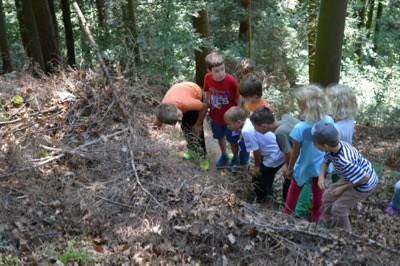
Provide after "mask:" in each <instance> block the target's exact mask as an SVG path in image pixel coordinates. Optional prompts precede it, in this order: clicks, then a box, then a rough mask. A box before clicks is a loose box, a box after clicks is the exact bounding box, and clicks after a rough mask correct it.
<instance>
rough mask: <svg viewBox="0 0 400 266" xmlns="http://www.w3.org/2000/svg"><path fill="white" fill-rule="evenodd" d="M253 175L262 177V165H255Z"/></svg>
mask: <svg viewBox="0 0 400 266" xmlns="http://www.w3.org/2000/svg"><path fill="white" fill-rule="evenodd" d="M253 175H255V176H256V177H260V176H261V172H260V166H254V168H253Z"/></svg>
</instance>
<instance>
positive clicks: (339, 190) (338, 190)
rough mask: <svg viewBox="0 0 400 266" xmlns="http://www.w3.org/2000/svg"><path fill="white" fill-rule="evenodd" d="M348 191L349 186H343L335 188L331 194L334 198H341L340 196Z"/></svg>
mask: <svg viewBox="0 0 400 266" xmlns="http://www.w3.org/2000/svg"><path fill="white" fill-rule="evenodd" d="M347 189H348V186H347V185H343V186H340V187H337V188H335V189H334V190H332V193H331V194H332V195H333V196H337V197H339V196H341V195H342V194H343V193H344V192H345V191H346V190H347Z"/></svg>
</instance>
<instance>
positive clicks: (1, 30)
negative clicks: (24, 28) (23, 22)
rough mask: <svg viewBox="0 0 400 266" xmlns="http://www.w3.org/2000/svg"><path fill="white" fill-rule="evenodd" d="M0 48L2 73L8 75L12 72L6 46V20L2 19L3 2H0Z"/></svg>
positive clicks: (8, 50) (8, 51)
mask: <svg viewBox="0 0 400 266" xmlns="http://www.w3.org/2000/svg"><path fill="white" fill-rule="evenodd" d="M0 47H1V58H2V60H3V72H5V73H8V72H11V71H12V70H13V66H12V63H11V57H10V49H9V46H8V39H7V30H6V20H5V18H4V10H3V0H0Z"/></svg>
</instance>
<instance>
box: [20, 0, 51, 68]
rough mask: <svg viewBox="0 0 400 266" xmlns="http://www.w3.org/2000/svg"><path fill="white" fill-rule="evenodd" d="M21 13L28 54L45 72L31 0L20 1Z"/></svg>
mask: <svg viewBox="0 0 400 266" xmlns="http://www.w3.org/2000/svg"><path fill="white" fill-rule="evenodd" d="M22 13H23V21H24V26H25V28H24V29H22V30H21V31H23V32H25V34H26V37H27V48H28V51H29V54H30V56H31V57H32V59H33V60H34V61H35V62H36V63H37V64H39V66H40V69H41V70H42V71H43V72H46V68H45V63H44V60H43V54H42V48H41V46H40V41H39V33H38V29H37V26H36V19H35V14H34V13H33V7H32V1H25V0H23V1H22Z"/></svg>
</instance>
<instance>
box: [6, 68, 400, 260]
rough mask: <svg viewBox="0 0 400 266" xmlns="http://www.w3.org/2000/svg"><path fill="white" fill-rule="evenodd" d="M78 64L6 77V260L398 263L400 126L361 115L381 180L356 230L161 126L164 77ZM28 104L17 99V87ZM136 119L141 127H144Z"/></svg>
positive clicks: (355, 214)
mask: <svg viewBox="0 0 400 266" xmlns="http://www.w3.org/2000/svg"><path fill="white" fill-rule="evenodd" d="M86 74H87V75H86V76H85V78H82V75H78V74H77V73H75V72H71V73H65V72H64V73H62V75H58V76H54V77H47V78H42V79H34V78H32V77H30V76H29V75H26V74H23V73H17V74H15V75H14V76H1V77H0V85H1V88H2V90H3V92H2V94H1V95H0V98H1V100H2V107H3V112H2V117H1V120H0V126H1V128H0V132H1V153H0V159H1V160H0V251H1V253H0V264H5V265H7V264H8V265H18V264H22V265H53V264H56V265H62V264H69V265H397V264H398V262H397V261H398V260H397V257H398V255H400V250H399V247H400V233H399V227H398V224H399V221H400V216H399V215H396V216H389V215H387V214H385V213H384V208H385V207H386V205H387V203H388V201H389V200H390V197H391V195H392V193H393V186H394V183H395V182H396V181H397V180H398V179H399V178H400V176H399V171H400V161H399V158H400V150H399V147H400V143H399V136H400V133H399V130H398V129H394V128H373V127H366V126H362V125H357V127H356V129H357V132H356V134H355V141H354V144H355V146H356V147H357V148H358V149H359V150H360V151H361V152H362V153H363V154H364V155H365V156H366V157H367V158H369V159H370V160H372V161H373V162H374V164H375V169H376V171H377V172H378V174H379V176H380V183H379V188H378V189H377V190H376V191H375V193H374V194H373V195H372V196H371V197H369V198H368V199H367V200H366V201H365V202H363V203H360V204H358V205H357V207H356V208H354V209H353V210H352V211H351V220H352V225H353V232H352V233H347V232H344V231H341V230H338V229H331V230H328V229H326V228H323V227H321V226H319V225H317V224H315V223H309V222H307V221H305V220H297V219H294V218H292V217H287V216H285V215H283V213H282V204H281V196H280V193H281V190H280V183H281V182H282V177H281V176H280V174H278V176H277V180H276V185H275V189H276V191H275V196H274V200H273V201H271V202H268V203H266V204H253V202H252V200H251V199H252V193H251V191H252V190H251V183H250V180H251V178H250V174H249V171H248V170H246V169H244V170H242V171H241V172H239V173H237V174H232V173H230V172H228V171H219V170H216V169H215V168H214V167H213V165H214V162H215V160H216V158H218V156H219V148H218V146H217V142H216V141H215V140H213V139H212V137H211V135H210V130H209V128H208V127H207V125H206V144H207V148H208V151H209V157H210V162H211V164H210V165H211V169H210V170H209V171H206V172H203V171H200V170H199V168H198V166H197V165H196V164H195V163H194V162H191V161H185V160H183V159H182V155H183V152H184V150H185V145H184V141H183V138H182V134H181V131H180V129H179V127H165V128H163V129H162V130H161V131H160V132H155V131H153V130H152V129H151V121H152V108H154V106H156V105H157V103H158V101H159V100H160V99H161V95H162V93H160V91H161V92H162V89H160V88H154V87H151V86H148V85H147V84H146V82H144V81H140V79H139V80H138V79H136V80H135V81H130V80H124V79H119V80H117V84H116V87H117V92H118V94H119V97H120V100H121V101H120V103H121V104H122V105H123V108H125V109H126V110H128V112H129V117H126V116H125V115H124V113H123V111H121V108H120V107H119V106H118V104H117V103H116V101H115V98H114V97H115V96H113V94H112V91H111V88H110V87H109V86H106V85H99V84H98V82H96V83H94V82H92V81H93V80H97V81H98V79H99V78H101V76H100V77H99V75H98V74H96V73H91V72H88V73H86ZM16 94H18V95H21V96H22V97H23V99H24V103H23V104H19V105H17V104H15V103H14V102H13V101H12V99H13V96H14V95H16ZM130 126H131V127H130Z"/></svg>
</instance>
